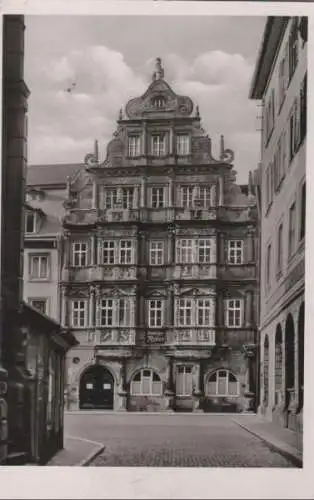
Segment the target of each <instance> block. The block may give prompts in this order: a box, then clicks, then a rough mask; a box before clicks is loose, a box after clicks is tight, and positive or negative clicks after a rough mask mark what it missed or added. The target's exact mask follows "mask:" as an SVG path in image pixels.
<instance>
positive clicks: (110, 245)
mask: <svg viewBox="0 0 314 500" xmlns="http://www.w3.org/2000/svg"><path fill="white" fill-rule="evenodd" d="M114 248H115V242H114V241H103V242H102V256H103V257H102V263H103V264H114V253H115V252H114Z"/></svg>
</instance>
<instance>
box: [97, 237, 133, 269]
mask: <svg viewBox="0 0 314 500" xmlns="http://www.w3.org/2000/svg"><path fill="white" fill-rule="evenodd" d="M100 248H101V250H102V256H101V257H100V260H101V263H102V264H105V265H109V264H111V265H113V264H133V261H134V247H133V241H132V240H103V241H102V243H101V247H100Z"/></svg>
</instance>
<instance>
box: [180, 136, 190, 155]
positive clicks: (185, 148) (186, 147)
mask: <svg viewBox="0 0 314 500" xmlns="http://www.w3.org/2000/svg"><path fill="white" fill-rule="evenodd" d="M189 153H190V137H189V135H188V134H178V135H177V155H179V156H184V155H188V154H189Z"/></svg>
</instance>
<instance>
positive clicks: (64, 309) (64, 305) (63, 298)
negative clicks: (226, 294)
mask: <svg viewBox="0 0 314 500" xmlns="http://www.w3.org/2000/svg"><path fill="white" fill-rule="evenodd" d="M67 311H68V307H67V296H66V287H65V286H62V287H61V318H60V319H61V325H62V326H68V323H69V322H68V317H67V316H68V314H67Z"/></svg>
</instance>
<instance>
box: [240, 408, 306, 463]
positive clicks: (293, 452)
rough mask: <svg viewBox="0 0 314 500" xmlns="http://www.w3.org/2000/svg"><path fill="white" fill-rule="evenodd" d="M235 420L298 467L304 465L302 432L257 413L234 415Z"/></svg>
mask: <svg viewBox="0 0 314 500" xmlns="http://www.w3.org/2000/svg"><path fill="white" fill-rule="evenodd" d="M233 421H234V422H235V423H237V424H238V425H239V426H240V427H242V428H243V429H245V430H246V431H248V432H250V433H251V434H253V435H254V436H256V437H258V438H259V439H261V440H262V441H264V442H265V443H267V444H268V446H269V447H271V448H273V449H274V450H275V451H277V452H278V453H280V454H281V455H283V456H285V457H286V458H288V459H289V460H291V461H292V462H293V463H294V464H295V465H296V466H297V467H302V457H303V436H302V434H299V433H297V432H294V431H291V430H289V429H284V428H282V427H279V426H278V425H277V424H274V423H273V422H269V421H268V420H265V419H263V418H262V417H259V416H257V415H241V416H240V415H239V416H237V417H234V418H233Z"/></svg>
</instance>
